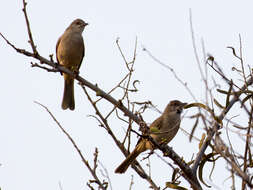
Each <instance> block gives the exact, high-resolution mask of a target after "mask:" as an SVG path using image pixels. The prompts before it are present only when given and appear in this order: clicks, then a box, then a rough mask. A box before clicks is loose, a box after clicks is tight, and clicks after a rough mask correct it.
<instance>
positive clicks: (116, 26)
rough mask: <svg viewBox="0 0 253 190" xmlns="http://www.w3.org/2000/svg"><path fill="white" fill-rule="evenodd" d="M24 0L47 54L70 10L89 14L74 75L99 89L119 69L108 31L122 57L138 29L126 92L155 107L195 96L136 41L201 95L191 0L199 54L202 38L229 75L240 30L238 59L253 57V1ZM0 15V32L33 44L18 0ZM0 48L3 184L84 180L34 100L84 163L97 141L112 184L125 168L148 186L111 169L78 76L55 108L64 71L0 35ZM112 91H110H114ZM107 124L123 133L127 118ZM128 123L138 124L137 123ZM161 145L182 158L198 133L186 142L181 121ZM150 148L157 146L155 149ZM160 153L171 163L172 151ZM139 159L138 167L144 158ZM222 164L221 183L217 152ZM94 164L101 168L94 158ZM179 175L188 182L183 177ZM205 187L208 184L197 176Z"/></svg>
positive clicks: (157, 176)
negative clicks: (68, 101)
mask: <svg viewBox="0 0 253 190" xmlns="http://www.w3.org/2000/svg"><path fill="white" fill-rule="evenodd" d="M27 3H28V6H27V10H28V15H29V18H30V24H31V28H32V32H33V37H34V41H35V44H36V45H37V49H38V51H39V53H40V54H41V55H42V56H44V57H47V58H48V56H49V55H50V54H54V55H55V45H56V42H57V39H58V37H59V36H60V35H61V34H62V33H63V32H64V30H65V29H66V27H67V26H68V25H69V24H70V23H71V22H72V21H73V20H74V19H76V18H81V19H83V20H85V21H86V22H88V23H89V26H87V27H86V28H85V31H84V32H83V37H84V42H85V47H86V56H85V58H84V60H83V63H82V67H81V69H80V75H81V76H82V77H84V78H85V79H87V80H89V81H90V82H92V83H94V84H95V83H97V84H98V86H99V87H100V88H102V89H104V90H105V91H109V90H110V89H111V88H113V87H114V86H115V85H116V84H117V83H118V82H119V81H120V80H121V79H122V78H123V77H124V76H125V74H126V73H127V70H126V68H125V66H124V62H123V59H122V57H121V55H120V53H119V51H118V49H117V46H116V43H115V41H116V39H117V38H118V37H119V38H120V40H119V42H120V45H121V48H122V50H123V51H124V53H125V56H126V58H127V59H128V61H130V60H131V59H132V56H133V50H134V44H135V39H136V37H137V39H138V48H137V58H136V62H135V72H134V75H133V80H139V81H140V84H139V85H137V87H138V89H139V91H138V93H136V94H131V98H132V99H131V100H132V101H146V100H151V101H152V102H153V104H154V105H157V107H158V108H159V109H160V110H163V109H164V108H165V106H166V105H167V103H168V102H169V101H170V100H173V99H179V100H181V101H184V102H193V99H192V98H191V96H190V95H189V93H188V92H187V91H186V90H185V87H184V86H182V85H181V84H180V83H179V82H178V81H177V80H176V79H175V78H174V77H173V75H172V73H170V72H169V71H168V70H167V69H165V68H164V67H161V66H160V65H159V64H157V63H156V62H155V61H154V60H152V59H151V58H150V57H149V56H148V55H147V54H146V52H143V51H142V47H146V48H147V49H148V50H149V51H151V52H152V54H153V55H154V56H156V57H157V58H159V59H160V60H161V61H163V62H164V63H166V64H167V65H169V66H170V67H172V68H173V69H174V70H175V72H176V73H177V74H178V76H179V77H180V79H182V80H183V81H185V82H187V84H188V86H189V88H190V89H191V90H192V92H193V93H194V95H195V96H196V97H197V99H198V101H203V100H204V99H205V93H204V89H205V88H204V85H203V82H202V81H201V77H200V74H199V72H198V68H197V64H196V59H195V57H194V53H193V48H192V40H191V32H190V21H189V10H190V9H191V11H192V18H193V25H194V31H195V35H196V43H197V48H198V51H199V55H200V58H201V59H202V58H203V57H202V55H203V54H202V52H201V39H203V40H204V42H205V49H206V52H209V53H211V54H212V55H213V56H214V57H215V58H216V60H217V61H218V62H219V63H220V65H221V66H222V68H223V69H224V71H225V72H226V73H227V74H228V76H233V73H232V71H231V67H232V66H234V65H237V64H238V61H237V60H236V59H235V58H234V57H233V56H232V54H231V51H230V50H229V49H227V48H226V47H227V46H234V47H235V48H238V47H239V38H238V36H239V34H241V36H242V42H243V51H244V58H245V64H249V65H250V64H251V63H252V61H253V54H252V49H253V27H252V23H251V18H253V11H252V5H253V3H252V1H250V0H246V1H231V0H230V1H227V0H224V1H219V0H213V1H201V0H195V1H189V0H179V1H173V3H172V1H162V0H157V1H147V0H146V1H144V0H139V1H134V0H128V1H122V0H118V1H116V0H107V1H98V0H82V1H81V0H75V1H60V0H55V1H49V0H44V1H38V0H29V1H28V2H27ZM0 17H1V18H2V19H1V25H0V32H1V33H2V34H3V35H5V36H6V37H7V39H8V40H10V41H11V42H12V43H13V44H15V45H16V46H17V47H19V48H24V49H26V50H29V51H31V48H30V45H29V44H28V35H27V30H26V25H25V19H24V15H23V12H22V1H21V0H12V1H5V2H4V4H3V5H2V6H1V7H0ZM0 52H1V57H2V59H1V60H2V67H1V69H2V70H1V71H2V72H1V75H0V80H1V81H2V85H1V95H0V98H1V100H2V103H1V117H0V123H1V126H0V155H1V156H0V163H1V166H0V187H1V188H2V189H4V190H5V189H6V190H7V189H8V190H16V189H26V190H33V189H36V190H44V189H47V190H55V189H60V187H59V182H60V183H61V186H62V189H63V190H67V189H75V190H79V189H88V187H87V186H86V183H87V181H88V180H89V179H92V177H91V175H90V173H89V171H88V169H87V168H86V166H85V165H84V164H83V163H82V162H81V159H80V157H79V155H78V154H77V152H76V151H75V150H74V147H73V146H72V144H71V143H70V141H69V140H68V139H67V138H66V137H65V135H64V134H63V133H62V132H61V131H60V130H59V128H58V127H57V126H56V123H55V122H54V121H53V120H52V119H51V117H50V116H49V114H48V113H47V112H46V111H45V110H44V109H42V108H41V107H40V106H38V105H37V104H35V103H34V101H38V102H40V103H42V104H44V105H45V106H47V107H48V108H49V109H50V111H51V112H52V113H53V114H54V115H55V117H56V118H57V119H58V121H59V122H60V123H61V124H62V126H63V127H64V128H65V129H66V130H67V131H68V132H69V133H70V134H71V135H72V137H73V138H74V140H75V141H76V143H77V145H78V146H79V148H80V149H81V151H82V153H83V154H84V156H85V158H86V159H88V160H89V162H90V163H91V164H92V163H93V153H94V150H95V147H97V148H98V150H99V161H100V162H101V163H102V164H103V166H104V167H106V168H107V170H108V172H109V176H110V179H111V182H112V188H113V189H115V190H116V189H129V184H130V181H131V175H134V185H133V189H148V187H149V184H148V183H147V182H146V181H144V180H142V179H141V178H140V177H139V176H137V175H135V172H134V171H133V170H132V169H131V168H129V170H128V171H127V172H126V174H123V175H118V174H114V169H115V168H116V167H117V165H118V164H120V163H121V161H122V160H123V159H124V156H123V154H122V153H121V152H120V150H119V149H118V148H117V147H116V145H115V144H113V142H112V139H111V137H110V136H108V134H107V132H106V131H105V130H104V129H102V128H101V127H99V126H98V123H97V122H96V120H94V119H93V118H91V117H87V116H88V115H91V114H92V115H94V110H93V108H92V106H91V105H90V103H89V102H88V100H87V98H86V96H85V94H84V93H83V91H82V89H81V88H80V86H78V85H77V84H76V85H75V100H76V109H75V111H63V110H62V109H61V100H62V94H63V78H62V77H61V76H60V75H59V73H48V72H46V71H44V70H42V69H39V68H31V66H30V62H37V61H35V60H33V59H30V58H27V57H25V56H24V55H21V54H18V53H16V52H15V51H14V50H13V49H12V48H11V47H10V46H8V45H7V44H6V43H5V41H3V39H0ZM54 58H55V57H54ZM211 74H214V73H211ZM214 76H216V80H217V81H221V79H220V78H219V77H217V75H215V74H214ZM235 76H237V75H235ZM92 94H93V95H94V93H92ZM112 95H113V96H114V97H115V98H116V99H118V98H120V97H121V95H122V93H120V92H119V93H114V94H112ZM93 97H94V96H93ZM101 105H102V106H101ZM100 107H101V109H102V110H103V111H107V112H108V111H109V110H110V109H111V107H112V106H111V105H110V104H109V103H104V104H100ZM192 111H194V109H193V110H188V111H187V113H186V115H192V114H193V113H194V112H192ZM158 116H159V113H157V112H155V111H153V110H148V111H147V112H145V114H144V115H143V117H144V119H145V121H146V122H148V123H151V122H152V121H153V120H154V119H155V118H157V117H158ZM110 125H111V127H112V129H113V130H114V131H117V132H116V134H118V135H119V136H120V137H123V135H124V130H126V129H127V125H126V124H124V123H122V122H119V121H118V120H116V119H111V120H110ZM134 127H135V129H136V130H137V129H138V128H137V126H136V125H134ZM191 127H192V121H191V120H189V119H183V121H182V124H181V128H183V129H185V130H187V131H190V130H191ZM201 127H202V126H200V130H198V131H197V133H196V134H195V135H196V137H198V138H200V137H201V134H202V133H203V132H204V131H203V130H202V129H201ZM133 139H137V138H136V136H134V135H133ZM134 143H135V142H133V146H132V148H133V147H134ZM236 143H239V142H236ZM169 145H170V146H172V147H173V150H175V151H176V152H177V153H178V154H179V155H180V156H182V157H184V159H186V160H187V161H189V160H190V158H191V157H192V154H193V153H196V152H197V149H198V146H197V145H198V143H197V142H196V141H194V142H193V143H189V140H188V136H187V135H185V134H184V133H183V132H182V131H179V132H178V134H177V136H176V137H175V138H174V140H173V141H172V142H171V143H170V144H169ZM156 152H158V153H159V154H160V151H156ZM166 159H167V161H169V162H170V163H172V164H173V161H172V160H171V159H169V158H166ZM150 160H151V164H152V166H151V167H152V172H153V178H154V180H155V182H156V183H157V185H160V186H161V187H164V185H165V184H164V183H165V182H166V181H169V180H170V176H171V174H172V172H173V171H172V169H171V168H169V167H167V165H166V164H165V163H163V162H162V161H161V160H160V159H159V158H157V156H156V155H153V156H152V157H151V159H150ZM144 162H145V163H144ZM141 163H142V164H143V166H144V167H145V164H146V163H147V161H143V162H141ZM145 168H146V169H147V167H145ZM207 168H208V167H207ZM220 168H221V169H218V168H217V169H216V170H215V173H214V176H216V178H213V183H214V184H216V185H217V186H218V187H219V188H220V189H228V188H230V184H231V183H230V181H229V180H228V181H227V182H224V181H225V179H226V178H228V177H229V173H228V172H226V168H225V166H224V163H223V162H220ZM99 169H102V168H101V165H99ZM219 170H220V171H219ZM161 171H162V172H161ZM221 171H223V172H221ZM224 171H225V172H224ZM98 173H100V172H99V171H98ZM208 174H209V173H208V172H207V174H206V176H205V179H207V181H208ZM182 185H184V186H185V187H189V184H188V183H183V184H182ZM238 185H240V184H239V183H238ZM203 188H206V187H205V186H204V185H203ZM213 188H214V187H213Z"/></svg>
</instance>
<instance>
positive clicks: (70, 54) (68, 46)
mask: <svg viewBox="0 0 253 190" xmlns="http://www.w3.org/2000/svg"><path fill="white" fill-rule="evenodd" d="M87 25H88V23H86V22H84V21H83V20H81V19H76V20H74V21H73V22H72V23H71V24H70V25H69V27H68V28H67V29H66V30H65V32H64V33H63V35H62V36H61V37H60V38H59V39H58V41H57V44H56V58H57V61H58V63H59V64H60V65H62V66H64V67H65V68H67V69H69V70H71V71H72V72H74V73H78V72H79V69H80V66H81V63H82V60H83V57H84V43H83V37H82V32H83V30H84V28H85V26H87ZM63 77H64V93H63V100H62V109H64V110H65V109H68V108H69V109H70V110H74V109H75V99H74V77H72V76H70V75H68V74H66V73H63Z"/></svg>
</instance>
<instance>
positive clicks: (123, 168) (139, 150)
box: [115, 139, 147, 173]
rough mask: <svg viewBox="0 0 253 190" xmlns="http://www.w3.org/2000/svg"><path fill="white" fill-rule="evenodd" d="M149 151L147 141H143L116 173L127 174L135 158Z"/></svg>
mask: <svg viewBox="0 0 253 190" xmlns="http://www.w3.org/2000/svg"><path fill="white" fill-rule="evenodd" d="M145 150H147V148H146V140H144V139H143V140H141V141H140V142H139V143H138V144H137V146H136V147H135V149H134V150H133V152H131V154H129V155H128V156H127V158H126V159H125V160H124V161H123V162H122V163H121V164H120V165H119V166H118V167H117V168H116V170H115V173H125V171H126V170H127V168H128V167H129V166H130V165H131V164H132V163H133V161H134V160H135V158H136V157H137V156H138V155H139V154H140V153H142V152H144V151H145Z"/></svg>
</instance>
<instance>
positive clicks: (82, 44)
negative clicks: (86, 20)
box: [77, 38, 85, 71]
mask: <svg viewBox="0 0 253 190" xmlns="http://www.w3.org/2000/svg"><path fill="white" fill-rule="evenodd" d="M81 39H82V40H81V49H82V53H83V54H82V59H81V61H80V64H79V65H78V68H77V70H78V71H79V69H80V67H81V65H82V61H83V57H84V55H85V48H84V43H83V38H81Z"/></svg>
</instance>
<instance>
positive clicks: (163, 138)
mask: <svg viewBox="0 0 253 190" xmlns="http://www.w3.org/2000/svg"><path fill="white" fill-rule="evenodd" d="M185 105H187V103H182V102H180V101H178V100H173V101H171V102H170V103H169V104H168V105H167V107H166V108H165V110H164V112H163V114H162V115H161V116H160V117H158V118H157V119H156V120H155V121H154V122H153V123H152V124H151V125H150V136H151V137H152V138H153V139H154V140H155V141H156V142H157V143H159V144H167V143H169V142H170V141H171V140H172V139H173V138H174V137H175V135H176V134H177V131H178V129H179V126H180V121H181V118H180V115H181V113H182V111H183V108H184V106H185ZM148 149H150V150H153V149H154V146H153V144H152V143H151V142H150V141H149V140H148V139H144V138H142V139H140V140H139V141H138V143H137V145H136V146H135V149H134V150H133V152H131V154H129V155H128V156H127V158H126V159H125V160H124V161H123V162H122V163H121V164H120V165H119V167H117V168H116V170H115V173H125V171H126V170H127V168H128V167H129V166H130V165H131V164H132V162H133V161H134V160H135V158H136V157H137V156H138V155H139V154H140V153H142V152H144V151H146V150H148Z"/></svg>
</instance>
